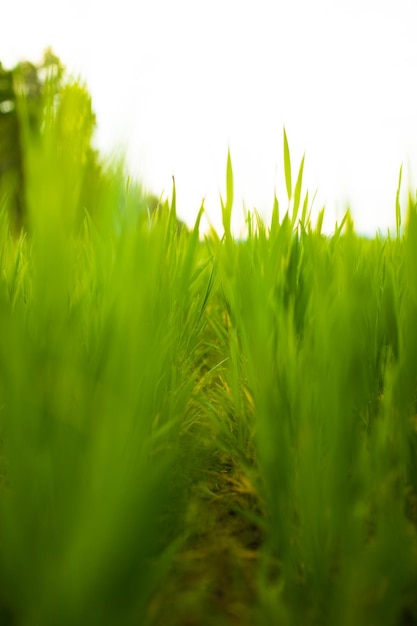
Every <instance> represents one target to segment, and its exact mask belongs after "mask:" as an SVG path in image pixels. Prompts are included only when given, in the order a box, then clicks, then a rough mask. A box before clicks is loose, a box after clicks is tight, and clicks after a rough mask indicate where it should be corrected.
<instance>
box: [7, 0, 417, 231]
mask: <svg viewBox="0 0 417 626" xmlns="http://www.w3.org/2000/svg"><path fill="white" fill-rule="evenodd" d="M2 4H3V5H4V6H3V7H2V9H1V23H0V60H1V61H2V62H3V64H4V65H6V66H12V65H14V64H15V63H16V62H17V60H19V59H29V60H32V61H38V60H39V59H40V58H41V56H42V52H43V50H44V48H46V47H47V46H49V45H51V46H52V48H53V50H54V52H55V53H56V54H57V55H58V56H59V57H60V58H61V60H62V61H63V63H64V64H65V65H66V67H67V68H68V69H69V70H70V71H71V72H74V73H76V74H80V75H81V77H82V78H83V79H85V81H86V82H87V86H88V88H89V90H90V92H91V94H92V96H93V106H94V109H95V111H96V113H97V117H98V123H99V128H98V135H97V142H98V144H99V146H100V147H101V148H102V149H103V150H105V151H109V150H110V149H113V148H114V147H117V146H118V147H122V148H123V149H126V150H127V155H128V163H129V165H130V168H131V171H132V173H133V174H136V175H138V176H139V178H140V179H141V180H142V181H143V183H144V184H145V186H146V187H147V188H148V189H150V190H152V191H154V192H155V193H156V194H157V195H160V193H161V192H162V191H165V193H166V195H169V194H170V192H171V186H172V182H171V181H172V175H174V176H175V180H176V187H177V202H178V212H179V214H180V216H181V217H182V218H183V219H185V220H186V221H187V222H188V223H189V224H192V223H193V221H194V219H195V216H196V214H197V212H198V209H199V207H200V204H201V201H202V199H203V197H205V206H206V209H207V213H208V215H209V217H210V219H211V221H212V222H213V223H214V224H215V226H216V227H219V228H220V223H221V220H220V214H221V209H220V202H219V193H220V192H222V193H223V191H224V187H225V184H224V178H225V169H226V158H227V149H228V146H230V150H231V156H232V163H233V168H234V174H235V183H236V190H235V208H234V212H235V224H236V227H237V228H238V227H239V224H241V223H242V221H243V210H242V206H243V201H242V198H243V200H244V201H245V205H246V206H247V208H250V209H251V208H254V207H256V208H257V209H258V210H259V211H260V213H261V214H262V215H263V216H264V217H266V218H267V219H268V218H269V215H270V211H271V208H272V203H273V195H274V189H275V188H276V189H277V193H278V199H279V200H280V206H281V209H282V210H285V208H286V192H285V183H284V173H283V171H284V170H283V157H282V152H283V138H282V134H283V133H282V129H283V126H284V125H285V127H286V131H287V135H288V140H289V144H290V151H291V157H292V164H293V169H296V168H297V169H298V165H299V162H300V160H301V158H302V155H303V153H304V152H306V164H305V185H304V188H305V189H307V188H308V189H309V191H310V194H311V197H312V196H313V194H314V192H315V191H316V190H317V189H318V196H317V199H316V201H315V205H314V206H315V213H317V212H318V210H319V209H320V208H321V206H322V205H323V204H325V205H326V215H327V220H326V224H327V226H328V228H330V229H332V228H333V226H334V223H335V220H336V219H338V220H340V219H341V217H342V215H343V214H344V210H345V208H346V205H347V203H350V206H351V209H352V213H353V217H354V220H355V224H356V228H357V230H359V231H361V232H365V233H372V232H375V230H376V229H382V230H384V229H386V228H387V227H390V228H393V227H394V225H395V193H396V188H397V181H398V173H399V168H400V165H401V163H403V164H404V176H403V181H404V183H405V184H404V194H403V197H404V202H403V205H404V206H403V208H404V209H405V208H406V200H405V197H406V194H407V192H408V189H407V185H408V184H409V183H410V185H411V186H412V188H414V186H415V180H416V178H417V177H416V175H415V174H416V172H417V115H416V96H417V84H416V71H417V37H416V34H415V25H416V23H417V19H416V18H417V1H416V0H205V1H204V2H203V1H202V0H175V1H174V0H130V1H129V0H118V2H109V1H108V0H100V1H99V0H82V1H81V0H11V1H7V2H6V0H2ZM413 172H414V175H413ZM295 177H296V172H294V173H293V178H294V179H295Z"/></svg>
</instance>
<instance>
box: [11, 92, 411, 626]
mask: <svg viewBox="0 0 417 626" xmlns="http://www.w3.org/2000/svg"><path fill="white" fill-rule="evenodd" d="M65 94H66V95H65V97H64V98H63V100H62V102H63V103H64V104H63V105H62V106H58V108H57V109H51V110H49V111H48V115H47V117H46V118H45V123H44V125H43V130H42V135H41V137H38V138H36V139H34V138H31V137H30V136H28V137H26V140H25V153H24V154H25V172H26V185H27V188H26V199H27V210H28V216H27V225H26V229H25V231H24V232H23V231H22V233H21V234H20V235H16V233H15V232H14V231H13V229H12V228H11V226H10V216H9V213H8V203H7V196H6V195H4V197H2V198H1V202H0V204H1V211H0V334H1V341H0V440H1V443H0V478H1V480H0V623H1V624H2V625H3V624H4V625H5V626H48V625H50V626H55V625H56V624H60V625H64V626H65V624H68V626H70V625H72V624H80V625H84V624H85V625H86V626H87V625H88V626H90V625H94V624H97V625H98V624H100V625H106V624H109V625H111V626H112V625H113V624H122V625H133V624H135V625H136V624H138V625H143V624H145V625H149V626H150V625H151V624H152V625H154V624H164V626H170V625H173V624H178V625H179V624H198V625H199V624H201V625H209V624H248V625H249V624H251V625H252V624H256V625H257V624H259V625H261V626H263V625H264V624H265V625H269V624H279V625H281V624H282V625H283V626H286V625H288V626H290V625H291V626H292V625H294V626H295V625H298V624H306V625H310V624H311V625H320V626H325V625H329V626H333V625H334V624H338V625H342V626H351V625H355V626H361V625H363V626H369V625H371V624H375V625H378V626H380V625H381V626H384V625H387V626H391V625H395V626H397V625H398V626H400V625H406V624H417V602H416V594H415V589H416V588H417V432H416V429H417V426H416V419H415V415H416V414H417V326H416V322H415V320H416V319H417V207H416V204H415V202H414V201H413V200H412V198H410V204H409V208H408V213H407V218H406V224H405V226H404V227H402V226H401V212H400V208H399V205H397V207H394V209H396V214H397V229H396V232H395V234H393V235H390V236H388V237H386V238H383V237H381V236H379V235H376V236H375V237H374V238H373V239H364V238H362V237H360V236H358V235H357V234H356V233H355V231H354V227H353V223H352V220H351V218H350V216H349V215H348V214H347V215H346V216H345V218H344V220H343V222H342V224H340V225H336V227H335V231H334V233H333V234H332V235H331V236H324V235H323V234H322V233H321V224H322V220H323V213H321V214H320V216H319V218H318V220H317V223H316V224H313V222H312V220H311V206H310V203H309V196H308V193H305V194H303V192H302V176H303V167H304V158H303V159H302V161H301V164H300V166H299V169H298V173H297V177H296V179H295V178H294V177H293V175H292V174H293V172H292V170H291V162H290V150H289V145H288V140H287V137H286V134H285V133H284V176H285V181H286V189H287V194H288V204H287V205H286V207H285V210H284V211H282V210H280V206H279V203H278V199H277V198H275V200H274V209H273V213H272V218H271V223H270V225H267V224H265V223H264V222H263V221H262V220H261V219H260V218H259V216H258V215H257V214H256V212H253V213H252V214H250V215H248V217H247V237H246V238H245V239H244V240H235V239H234V237H233V233H232V232H231V228H230V224H231V214H232V210H233V209H234V206H233V170H232V161H231V158H230V154H229V155H228V159H227V167H226V183H227V184H226V189H227V194H226V198H225V199H224V200H222V203H221V207H219V209H221V211H222V216H223V224H224V235H219V234H217V233H216V232H214V231H212V232H211V233H210V234H209V235H207V236H206V237H205V238H204V239H201V238H200V237H199V222H200V219H201V215H202V211H203V208H202V209H201V210H200V212H199V214H198V218H197V220H196V224H195V227H194V229H193V230H191V231H187V230H186V229H184V228H183V229H179V228H178V223H177V212H176V200H175V187H174V189H173V198H172V202H171V203H170V204H168V202H165V203H163V202H161V204H160V206H159V208H158V209H157V211H156V212H155V213H153V214H152V215H148V213H147V211H146V197H145V196H144V194H143V193H142V192H141V189H140V188H138V187H136V186H135V185H130V186H129V185H127V184H126V181H125V176H124V174H123V168H121V167H117V166H108V168H107V169H106V171H105V174H103V176H102V178H101V179H100V184H96V185H95V186H94V193H90V194H88V193H87V194H86V193H85V187H83V185H85V180H86V167H87V165H86V160H85V159H84V158H83V155H84V153H85V150H86V149H87V148H86V144H85V142H83V137H82V133H83V119H82V113H80V111H81V112H82V111H83V103H84V104H85V92H84V91H83V89H82V88H80V87H79V86H74V87H73V89H72V91H71V88H68V89H67V91H66V92H65ZM293 179H294V180H296V183H295V187H293V185H292V181H293ZM83 189H84V191H82V190H83ZM80 198H83V203H81V202H80ZM86 198H87V199H88V198H89V199H90V201H91V203H92V206H89V205H86V204H85V202H86V200H85V199H86Z"/></svg>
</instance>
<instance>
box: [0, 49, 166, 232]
mask: <svg viewBox="0 0 417 626" xmlns="http://www.w3.org/2000/svg"><path fill="white" fill-rule="evenodd" d="M52 118H53V129H54V133H55V134H54V142H55V148H54V149H55V150H56V151H57V152H58V153H59V154H57V157H58V158H59V159H60V163H61V165H62V169H64V168H65V169H66V173H67V175H68V193H69V194H70V195H72V196H73V198H72V199H73V202H75V203H76V205H77V206H76V210H77V211H78V213H79V217H80V218H81V217H82V216H83V213H84V211H85V210H87V211H88V213H89V215H90V216H91V217H92V218H94V216H95V215H96V214H97V212H99V208H100V201H101V200H100V199H101V198H102V197H103V195H102V194H103V193H107V194H108V193H109V189H110V188H111V185H112V181H111V178H112V172H111V168H109V167H108V166H106V165H105V164H104V161H103V160H102V159H101V158H100V155H99V154H98V152H97V150H95V149H94V148H93V145H92V139H93V133H94V130H95V126H96V117H95V114H94V111H93V108H92V102H91V96H90V94H89V92H88V91H87V89H86V88H85V87H84V86H83V85H81V84H80V83H79V82H74V81H69V80H68V78H67V76H66V71H65V67H64V66H63V64H62V63H61V61H60V59H59V58H58V57H57V56H56V55H55V54H54V53H53V51H52V50H51V49H47V50H46V51H45V53H44V55H43V58H42V60H41V61H40V63H38V64H35V63H32V62H29V61H23V62H20V63H18V64H17V65H16V66H15V67H13V68H12V69H6V68H4V67H3V65H2V63H1V62H0V208H1V207H2V206H4V205H6V207H7V210H8V212H9V214H10V217H11V223H12V225H13V226H14V229H15V230H17V231H20V230H21V229H22V228H25V226H26V224H27V216H28V203H29V202H30V198H29V187H30V185H29V184H28V169H29V164H28V162H29V158H28V154H27V153H28V151H29V150H30V147H31V146H32V147H35V148H36V145H37V143H38V144H40V145H41V144H42V141H44V140H45V129H46V127H47V126H48V123H49V122H50V120H51V119H52ZM33 161H36V155H35V157H32V164H33ZM35 169H36V168H35ZM32 170H33V167H32ZM74 172H75V174H74ZM71 175H72V179H71ZM34 176H35V180H36V174H35V175H34V174H33V172H32V179H31V180H32V181H33V179H34ZM51 184H53V181H51ZM135 196H136V197H137V198H138V202H139V204H140V205H141V206H140V207H138V208H141V209H143V213H144V214H146V211H148V212H149V213H152V212H154V211H155V210H156V209H157V208H158V207H159V205H160V203H159V201H158V199H157V198H156V197H155V196H154V195H152V194H148V195H143V194H142V193H141V192H140V189H139V188H137V189H135ZM35 208H36V207H35Z"/></svg>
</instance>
